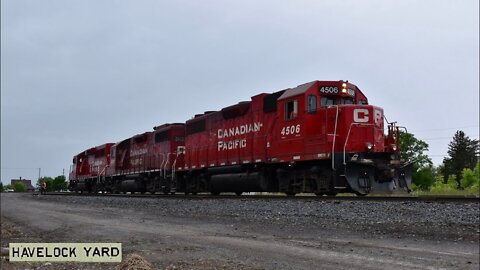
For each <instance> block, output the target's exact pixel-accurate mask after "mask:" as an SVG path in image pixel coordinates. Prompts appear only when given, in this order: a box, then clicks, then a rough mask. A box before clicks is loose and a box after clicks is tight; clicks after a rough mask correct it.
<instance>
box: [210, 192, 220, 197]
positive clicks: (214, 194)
mask: <svg viewBox="0 0 480 270" xmlns="http://www.w3.org/2000/svg"><path fill="white" fill-rule="evenodd" d="M210 194H212V195H213V196H218V195H220V192H218V191H212V192H210Z"/></svg>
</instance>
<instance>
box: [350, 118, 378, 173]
mask: <svg viewBox="0 0 480 270" xmlns="http://www.w3.org/2000/svg"><path fill="white" fill-rule="evenodd" d="M354 125H355V126H365V127H368V126H373V127H375V124H362V123H351V124H350V128H349V129H348V133H347V137H346V138H345V144H344V145H343V165H346V164H347V163H346V161H345V152H346V149H347V143H348V139H349V137H350V131H351V130H352V127H353V126H354ZM374 136H375V134H374Z"/></svg>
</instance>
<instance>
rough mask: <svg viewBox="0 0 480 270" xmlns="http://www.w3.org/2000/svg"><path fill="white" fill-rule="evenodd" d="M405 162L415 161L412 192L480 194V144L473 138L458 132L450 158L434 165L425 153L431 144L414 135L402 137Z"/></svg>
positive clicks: (445, 158)
mask: <svg viewBox="0 0 480 270" xmlns="http://www.w3.org/2000/svg"><path fill="white" fill-rule="evenodd" d="M400 149H401V151H402V159H404V160H409V161H411V162H413V175H412V178H413V190H414V191H418V190H420V191H430V192H435V193H449V192H455V191H457V190H466V191H467V192H469V193H473V194H479V192H480V189H479V188H480V162H479V161H480V147H479V141H478V140H476V139H470V138H469V137H468V136H467V135H466V134H465V132H463V131H461V130H458V131H457V132H456V133H455V135H454V136H453V138H452V141H451V142H450V143H449V144H448V152H447V153H448V156H446V157H444V159H443V162H442V164H440V165H438V166H434V165H433V163H432V160H431V159H430V157H428V155H426V154H425V153H424V152H425V151H427V150H428V143H426V142H424V141H422V140H419V139H417V138H415V136H414V135H413V134H411V133H407V132H403V133H401V134H400Z"/></svg>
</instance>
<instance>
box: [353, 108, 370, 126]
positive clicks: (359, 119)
mask: <svg viewBox="0 0 480 270" xmlns="http://www.w3.org/2000/svg"><path fill="white" fill-rule="evenodd" d="M368 120H369V118H368V109H355V110H353V121H354V122H356V123H368Z"/></svg>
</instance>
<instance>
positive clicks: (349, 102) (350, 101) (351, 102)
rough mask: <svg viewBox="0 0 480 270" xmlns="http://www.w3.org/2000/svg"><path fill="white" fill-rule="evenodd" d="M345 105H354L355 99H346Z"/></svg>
mask: <svg viewBox="0 0 480 270" xmlns="http://www.w3.org/2000/svg"><path fill="white" fill-rule="evenodd" d="M343 104H354V102H353V98H344V99H343Z"/></svg>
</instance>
